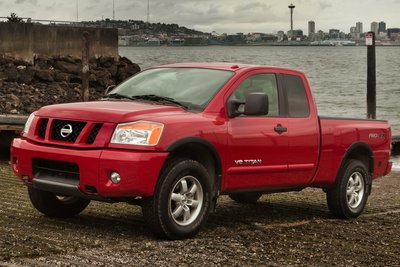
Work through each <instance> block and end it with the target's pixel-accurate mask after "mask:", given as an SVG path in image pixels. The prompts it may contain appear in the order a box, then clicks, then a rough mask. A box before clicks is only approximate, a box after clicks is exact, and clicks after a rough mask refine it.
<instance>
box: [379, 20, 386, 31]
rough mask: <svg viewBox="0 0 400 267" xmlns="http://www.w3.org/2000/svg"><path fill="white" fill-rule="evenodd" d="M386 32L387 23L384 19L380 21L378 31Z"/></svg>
mask: <svg viewBox="0 0 400 267" xmlns="http://www.w3.org/2000/svg"><path fill="white" fill-rule="evenodd" d="M381 32H386V23H385V22H384V21H381V22H379V26H378V33H381Z"/></svg>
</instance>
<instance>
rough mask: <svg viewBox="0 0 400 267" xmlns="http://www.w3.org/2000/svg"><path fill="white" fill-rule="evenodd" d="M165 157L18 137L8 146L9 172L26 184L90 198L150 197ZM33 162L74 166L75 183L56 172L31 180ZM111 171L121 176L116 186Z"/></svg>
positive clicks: (165, 155)
mask: <svg viewBox="0 0 400 267" xmlns="http://www.w3.org/2000/svg"><path fill="white" fill-rule="evenodd" d="M167 157H168V153H167V152H145V151H133V150H117V149H93V150H81V149H71V148H62V147H53V146H44V145H39V144H37V143H34V142H31V141H29V140H26V139H22V138H16V139H14V140H13V142H12V144H11V165H12V169H13V171H14V172H15V173H16V175H17V176H18V177H19V178H20V179H21V180H23V181H24V182H25V183H27V184H28V185H32V186H35V187H38V188H41V189H44V190H47V191H53V192H54V193H64V194H67V193H68V192H73V190H76V191H77V193H79V194H82V195H83V196H85V195H86V196H88V197H93V198H96V197H99V198H124V197H136V196H152V195H153V193H154V189H155V186H156V184H157V180H158V177H159V174H160V171H161V168H162V166H163V164H164V162H165V160H166V158H167ZM35 160H45V161H46V160H48V161H49V162H50V163H51V162H53V161H54V162H57V163H58V164H57V165H62V163H63V162H65V165H69V164H73V165H74V166H77V169H78V171H77V172H78V175H77V180H76V181H77V182H76V184H74V182H71V181H68V180H66V179H68V177H67V178H65V177H60V176H59V175H58V173H57V171H53V172H52V174H51V175H46V176H45V177H44V178H43V177H40V179H39V177H35V172H34V168H33V167H34V166H33V162H34V161H35ZM60 163H61V164H60ZM49 169H51V167H50V168H49ZM112 172H118V173H119V174H120V175H121V177H122V179H121V182H120V183H118V184H113V183H112V182H111V180H110V175H111V173H112ZM57 188H58V189H57ZM53 189H54V190H53ZM63 190H65V191H63Z"/></svg>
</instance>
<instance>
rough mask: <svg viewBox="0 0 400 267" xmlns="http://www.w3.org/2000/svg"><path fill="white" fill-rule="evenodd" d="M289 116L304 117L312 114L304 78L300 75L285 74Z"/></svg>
mask: <svg viewBox="0 0 400 267" xmlns="http://www.w3.org/2000/svg"><path fill="white" fill-rule="evenodd" d="M284 77H285V89H286V95H287V100H288V111H289V117H294V118H303V117H308V115H310V107H309V105H308V99H307V94H306V90H305V88H304V83H303V80H302V79H301V78H300V77H299V76H294V75H287V74H286V75H284Z"/></svg>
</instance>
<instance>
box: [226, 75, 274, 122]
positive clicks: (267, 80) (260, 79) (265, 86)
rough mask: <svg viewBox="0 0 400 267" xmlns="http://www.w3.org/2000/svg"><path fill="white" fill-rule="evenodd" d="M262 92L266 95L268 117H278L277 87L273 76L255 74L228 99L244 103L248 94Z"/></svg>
mask: <svg viewBox="0 0 400 267" xmlns="http://www.w3.org/2000/svg"><path fill="white" fill-rule="evenodd" d="M255 92H263V93H266V94H267V95H268V104H269V111H268V115H267V116H269V117H273V116H279V99H278V86H277V83H276V76H275V74H256V75H253V76H251V77H249V78H247V79H246V80H244V81H243V82H242V83H241V84H240V85H239V86H238V87H237V88H236V90H235V91H234V92H233V94H232V95H231V96H230V97H229V100H232V99H235V100H238V101H240V102H243V103H244V102H245V100H246V96H247V95H248V94H250V93H255Z"/></svg>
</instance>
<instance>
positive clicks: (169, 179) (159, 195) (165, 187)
mask: <svg viewBox="0 0 400 267" xmlns="http://www.w3.org/2000/svg"><path fill="white" fill-rule="evenodd" d="M210 203H211V183H210V177H209V174H208V172H207V170H206V169H205V168H204V167H203V165H201V164H200V163H199V162H197V161H194V160H190V159H175V160H172V161H170V162H169V163H167V165H166V167H165V168H164V170H163V172H162V174H161V177H160V180H159V182H158V184H157V188H156V190H155V193H154V196H153V197H149V198H143V203H142V211H143V215H144V218H145V220H146V222H147V224H148V225H149V226H150V228H151V229H152V231H153V232H154V233H155V234H156V235H158V236H161V237H167V238H169V239H182V238H188V237H191V236H194V235H195V234H197V233H198V231H199V230H200V228H201V227H202V225H203V224H204V223H205V221H206V220H207V217H208V214H209V210H210Z"/></svg>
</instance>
